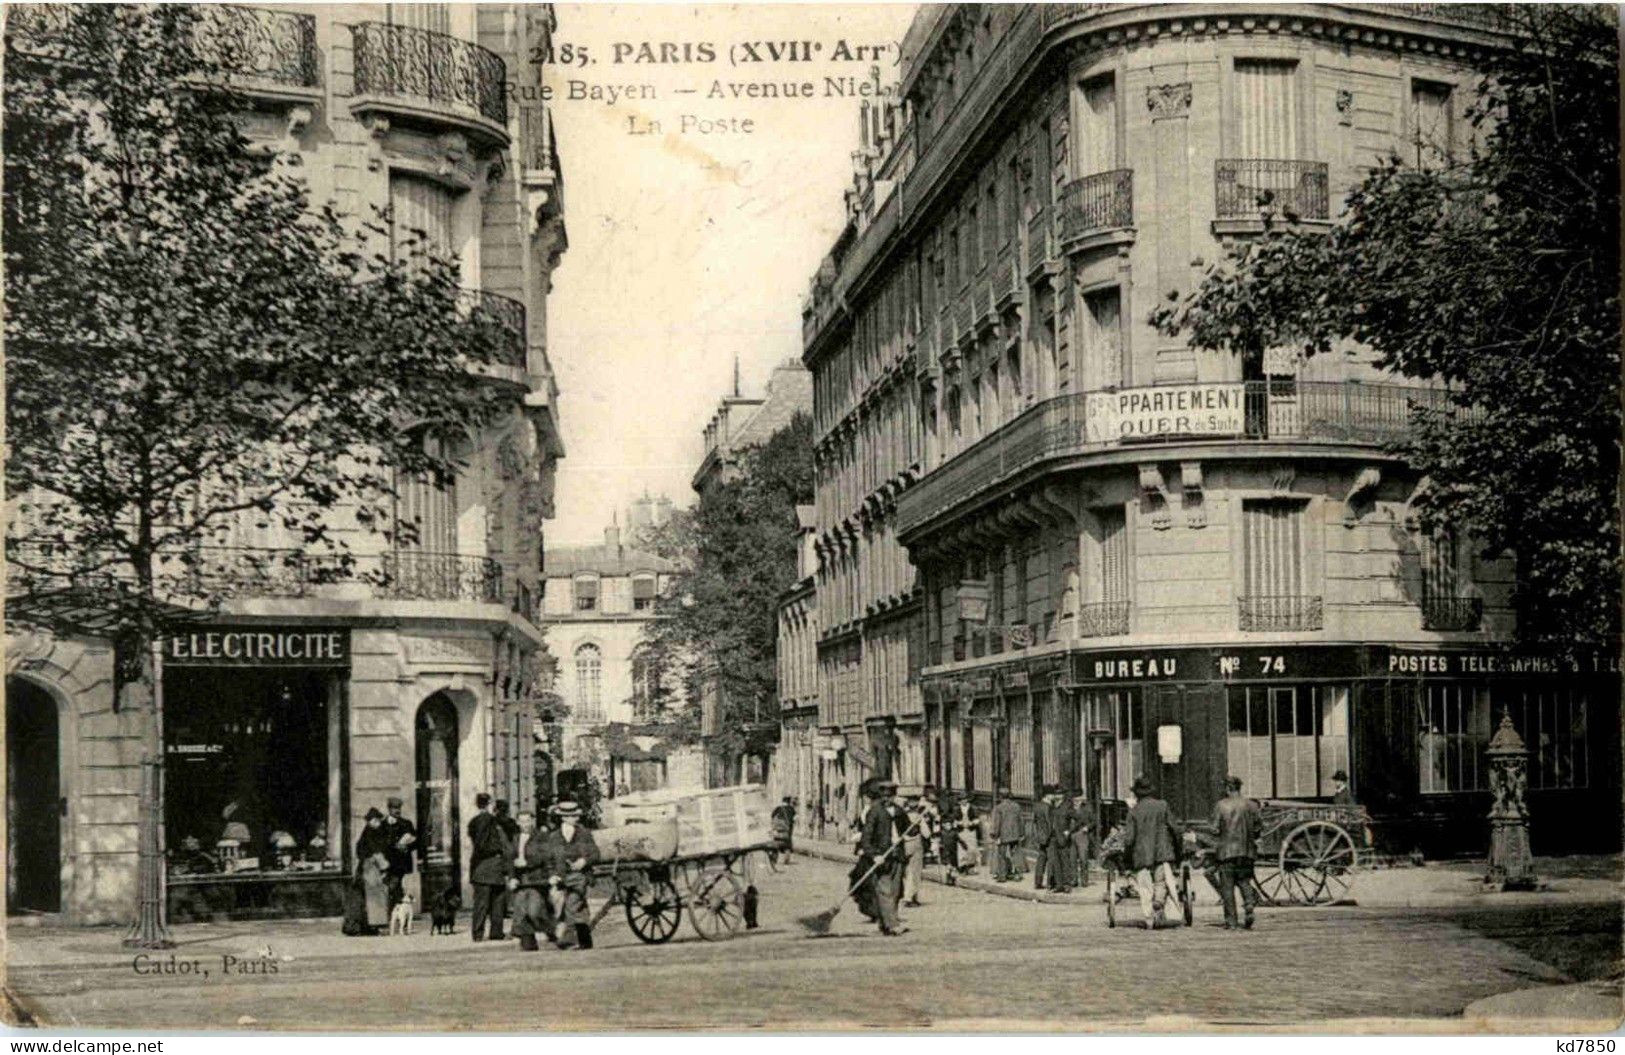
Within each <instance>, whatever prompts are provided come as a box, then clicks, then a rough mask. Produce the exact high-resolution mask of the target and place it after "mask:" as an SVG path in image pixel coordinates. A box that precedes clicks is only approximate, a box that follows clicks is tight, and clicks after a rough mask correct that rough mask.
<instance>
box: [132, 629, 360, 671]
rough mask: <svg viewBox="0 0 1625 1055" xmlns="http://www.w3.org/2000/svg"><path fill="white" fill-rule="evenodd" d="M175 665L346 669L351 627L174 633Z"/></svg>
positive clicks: (171, 662)
mask: <svg viewBox="0 0 1625 1055" xmlns="http://www.w3.org/2000/svg"><path fill="white" fill-rule="evenodd" d="M164 664H165V665H166V666H171V667H347V666H349V665H350V631H349V630H347V629H333V628H331V627H295V628H287V627H234V628H227V627H216V628H214V629H210V630H194V631H189V632H186V633H180V634H173V635H171V636H170V638H169V639H168V640H167V641H166V642H165V644H164Z"/></svg>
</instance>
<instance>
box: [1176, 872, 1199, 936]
mask: <svg viewBox="0 0 1625 1055" xmlns="http://www.w3.org/2000/svg"><path fill="white" fill-rule="evenodd" d="M1194 879H1195V877H1194V876H1192V875H1191V864H1190V862H1189V861H1185V862H1183V863H1182V864H1181V865H1180V866H1179V904H1180V906H1181V907H1182V908H1183V910H1184V913H1185V926H1187V927H1189V926H1192V925H1193V924H1195V922H1196V883H1195V881H1194Z"/></svg>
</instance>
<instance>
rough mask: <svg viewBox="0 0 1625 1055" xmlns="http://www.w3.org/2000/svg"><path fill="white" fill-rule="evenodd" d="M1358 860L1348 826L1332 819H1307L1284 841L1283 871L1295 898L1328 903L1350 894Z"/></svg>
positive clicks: (1314, 902) (1299, 900)
mask: <svg viewBox="0 0 1625 1055" xmlns="http://www.w3.org/2000/svg"><path fill="white" fill-rule="evenodd" d="M1357 861H1358V855H1357V854H1356V852H1355V849H1354V839H1353V838H1352V837H1351V836H1350V835H1349V833H1348V831H1347V830H1346V829H1344V828H1342V827H1341V826H1339V825H1336V824H1333V823H1332V822H1331V821H1306V822H1304V823H1303V824H1300V825H1298V826H1297V827H1296V828H1294V829H1292V832H1291V834H1289V835H1288V836H1287V837H1286V839H1284V840H1283V841H1282V843H1281V870H1280V875H1281V877H1282V883H1283V885H1284V887H1285V888H1286V889H1287V891H1288V892H1289V894H1290V896H1291V900H1292V901H1293V902H1295V903H1297V904H1303V905H1317V904H1328V903H1331V902H1334V901H1341V900H1342V899H1343V898H1345V897H1347V896H1348V892H1349V886H1350V883H1351V874H1352V872H1353V871H1354V866H1355V864H1356V862H1357Z"/></svg>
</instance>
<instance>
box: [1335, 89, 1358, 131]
mask: <svg viewBox="0 0 1625 1055" xmlns="http://www.w3.org/2000/svg"><path fill="white" fill-rule="evenodd" d="M1337 123H1338V124H1340V125H1352V124H1353V123H1354V93H1353V92H1352V91H1350V90H1349V89H1347V88H1339V89H1337Z"/></svg>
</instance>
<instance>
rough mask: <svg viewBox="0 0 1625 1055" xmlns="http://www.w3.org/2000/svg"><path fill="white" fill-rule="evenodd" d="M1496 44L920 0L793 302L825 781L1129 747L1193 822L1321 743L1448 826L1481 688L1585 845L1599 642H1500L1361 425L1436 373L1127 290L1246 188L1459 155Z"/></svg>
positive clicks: (1200, 239) (1386, 15) (1600, 722)
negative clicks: (843, 216) (1231, 780)
mask: <svg viewBox="0 0 1625 1055" xmlns="http://www.w3.org/2000/svg"><path fill="white" fill-rule="evenodd" d="M1509 40H1510V38H1509V37H1507V36H1506V35H1505V34H1503V33H1501V32H1499V31H1498V29H1497V22H1496V18H1495V14H1494V11H1493V10H1491V9H1489V8H1488V6H1487V5H1434V4H1390V5H1380V6H1379V5H1359V4H1348V5H1319V6H1317V5H1307V4H1297V5H1284V6H1283V5H1270V6H1263V5H1260V6H1257V7H1249V6H1237V5H1222V6H1220V5H1212V6H1209V5H1201V4H1171V5H1114V4H1059V5H1045V6H1042V7H1038V6H1002V5H974V4H958V5H948V6H942V7H929V8H926V9H924V10H922V12H921V13H920V14H919V15H918V16H917V18H916V19H915V22H914V24H913V26H912V27H911V29H910V31H909V33H908V35H907V37H906V39H905V41H904V43H903V57H902V67H901V75H900V76H901V80H900V85H899V93H898V95H897V96H896V97H894V99H893V100H892V101H891V102H890V103H889V104H887V105H886V106H884V107H882V108H877V109H874V110H868V109H866V110H865V113H864V130H865V138H864V143H865V149H864V150H863V151H862V152H860V153H859V154H858V155H856V156H855V162H856V166H855V167H856V176H855V179H854V182H853V185H852V187H851V189H850V190H849V191H848V192H847V205H848V216H849V223H848V225H847V227H846V229H845V230H844V231H843V233H842V235H841V236H840V238H839V239H838V241H837V242H836V244H835V246H834V248H833V249H832V251H831V252H830V254H829V255H828V256H827V257H826V258H825V260H824V261H823V264H822V266H821V268H820V270H819V272H818V274H817V276H816V277H815V278H814V280H813V288H812V293H811V296H810V298H809V300H808V302H807V305H806V307H805V310H804V317H803V328H804V338H805V361H806V363H807V365H808V366H809V368H811V369H812V370H813V372H814V376H815V398H816V410H815V424H816V445H817V446H816V460H817V478H818V497H817V531H816V543H817V548H818V553H819V556H820V570H819V572H818V576H817V590H818V606H819V609H820V614H821V622H822V630H821V633H820V639H819V673H820V713H819V724H820V731H821V734H822V738H821V741H820V743H821V745H822V747H823V750H822V751H821V757H822V759H823V761H822V763H821V765H822V767H823V772H822V773H821V777H822V779H823V781H824V789H823V794H824V796H825V799H826V809H829V810H834V811H835V815H837V816H839V815H841V811H842V810H845V811H846V812H847V813H852V812H855V811H856V809H857V808H858V807H857V800H856V797H855V795H854V794H853V792H854V791H855V787H856V784H857V781H858V779H860V778H861V776H863V775H865V774H867V773H868V772H871V771H873V770H875V769H884V770H887V771H889V772H890V773H891V774H892V775H894V776H895V777H896V778H897V779H899V780H900V781H901V782H903V783H905V784H909V783H912V784H933V785H936V786H937V787H939V788H946V789H950V790H952V791H954V792H956V793H967V792H968V793H969V794H971V795H972V796H973V797H974V798H975V799H977V800H978V801H986V800H989V799H991V797H992V796H993V795H994V794H995V792H996V791H997V790H998V789H999V788H1000V787H1007V788H1008V789H1009V792H1010V794H1011V795H1013V796H1014V797H1016V798H1017V799H1021V800H1028V801H1030V800H1031V799H1032V798H1033V797H1035V795H1036V793H1037V792H1038V790H1039V789H1040V788H1041V787H1042V786H1043V785H1044V784H1048V783H1055V784H1059V785H1061V786H1062V787H1063V788H1066V789H1069V790H1075V791H1083V792H1085V793H1086V794H1087V795H1088V796H1089V798H1090V800H1091V801H1094V802H1102V801H1111V800H1120V799H1123V798H1125V797H1126V795H1127V793H1128V788H1129V785H1130V783H1131V782H1132V780H1133V779H1134V778H1135V777H1136V776H1138V775H1140V774H1142V773H1143V774H1145V775H1147V776H1149V777H1150V779H1151V780H1152V782H1153V783H1155V784H1156V785H1157V786H1158V787H1159V788H1160V789H1161V791H1162V793H1163V795H1164V797H1165V798H1167V799H1168V800H1169V802H1170V805H1171V806H1172V808H1173V810H1174V813H1175V815H1176V816H1180V817H1187V818H1194V817H1204V816H1206V815H1207V813H1208V811H1209V810H1210V809H1211V806H1212V804H1213V801H1214V799H1215V798H1216V797H1217V796H1218V795H1219V794H1221V790H1220V789H1221V786H1222V783H1223V780H1224V778H1225V776H1226V775H1227V774H1234V775H1236V776H1239V777H1241V778H1242V779H1243V780H1244V781H1245V785H1246V790H1247V793H1248V794H1250V795H1252V796H1255V797H1259V798H1274V799H1294V800H1325V801H1329V799H1330V796H1331V794H1332V791H1333V788H1332V774H1333V773H1334V772H1336V771H1338V770H1344V771H1346V772H1347V773H1348V774H1349V775H1350V777H1351V780H1352V787H1353V791H1354V793H1355V795H1356V797H1357V799H1358V801H1360V802H1361V803H1362V804H1363V805H1365V806H1367V807H1368V808H1369V809H1370V810H1371V812H1372V814H1373V816H1374V818H1375V821H1376V825H1375V833H1376V837H1377V840H1378V843H1379V846H1380V847H1381V848H1383V849H1385V850H1389V851H1392V852H1396V853H1408V852H1411V851H1413V850H1417V849H1420V850H1422V851H1424V852H1426V853H1429V854H1442V853H1452V852H1467V851H1469V850H1476V849H1481V848H1482V847H1483V846H1484V845H1485V838H1486V829H1485V824H1484V820H1483V818H1484V816H1485V813H1486V812H1487V810H1488V807H1489V793H1488V791H1487V787H1488V777H1487V771H1486V765H1485V757H1484V749H1485V747H1486V746H1487V744H1488V741H1489V738H1490V736H1491V735H1492V732H1493V727H1494V725H1495V724H1496V723H1498V722H1499V721H1500V719H1501V717H1502V715H1503V714H1508V715H1510V716H1511V719H1512V721H1513V723H1514V725H1515V726H1516V728H1517V730H1518V732H1519V733H1520V734H1521V735H1522V737H1523V738H1524V740H1525V741H1526V742H1527V743H1528V745H1529V748H1530V769H1529V773H1530V796H1529V798H1530V803H1531V809H1532V816H1533V838H1534V844H1535V848H1536V850H1537V852H1541V853H1552V852H1563V851H1571V850H1603V849H1615V848H1617V847H1618V845H1619V834H1618V832H1619V824H1618V817H1619V802H1620V792H1619V766H1618V757H1619V726H1618V707H1617V701H1618V699H1619V683H1618V667H1617V660H1616V659H1615V658H1614V657H1612V656H1603V657H1598V658H1596V659H1590V658H1587V659H1583V660H1582V661H1581V662H1580V663H1579V664H1578V665H1577V666H1576V665H1573V664H1569V663H1559V662H1557V661H1556V660H1554V659H1553V658H1552V657H1545V656H1518V657H1508V656H1505V655H1502V654H1500V651H1501V650H1500V646H1501V645H1502V644H1503V643H1504V642H1506V641H1507V640H1509V638H1510V636H1511V633H1512V631H1513V629H1514V613H1513V609H1512V606H1511V593H1512V587H1513V576H1514V564H1513V562H1512V561H1511V560H1505V559H1501V560H1486V559H1482V558H1481V557H1480V556H1479V555H1478V554H1477V553H1476V552H1475V551H1474V550H1473V548H1472V547H1471V546H1469V545H1468V544H1467V543H1466V542H1465V541H1462V542H1460V543H1459V544H1458V541H1457V540H1456V539H1455V538H1453V537H1451V536H1448V535H1444V536H1437V537H1430V536H1425V535H1424V534H1423V533H1422V532H1421V530H1420V528H1419V527H1418V524H1417V519H1416V517H1415V515H1414V511H1413V509H1412V506H1411V502H1412V500H1413V497H1414V496H1415V495H1416V493H1417V491H1418V487H1419V486H1420V484H1421V481H1420V480H1419V477H1418V474H1417V473H1416V472H1415V471H1414V470H1413V469H1411V468H1410V467H1409V466H1407V465H1406V464H1405V462H1404V461H1403V460H1402V459H1401V458H1399V457H1397V456H1396V455H1395V454H1393V453H1392V452H1391V449H1390V444H1391V443H1392V441H1395V440H1398V439H1402V438H1403V437H1404V435H1405V432H1406V430H1407V429H1408V428H1409V421H1410V409H1411V407H1412V406H1413V405H1416V404H1423V405H1427V404H1430V403H1434V402H1436V401H1439V400H1440V399H1442V392H1441V390H1440V389H1439V388H1438V387H1437V386H1430V385H1429V384H1428V383H1426V382H1421V381H1417V380H1414V379H1407V378H1402V377H1397V376H1393V375H1389V374H1385V373H1384V372H1383V371H1382V370H1380V369H1379V368H1378V367H1377V365H1376V364H1375V362H1374V358H1373V357H1372V356H1371V355H1370V354H1369V353H1368V352H1366V351H1363V350H1361V349H1358V348H1339V349H1337V350H1335V351H1334V352H1332V353H1330V354H1326V355H1321V356H1316V357H1314V358H1311V359H1308V360H1301V359H1297V358H1294V357H1292V356H1291V355H1290V354H1283V355H1277V354H1267V355H1265V356H1264V357H1263V361H1262V362H1259V363H1256V364H1245V363H1244V362H1243V361H1242V360H1241V359H1239V358H1237V357H1233V356H1231V355H1228V354H1220V353H1210V352H1205V351H1201V350H1197V349H1193V348H1192V347H1190V346H1189V345H1188V343H1186V342H1185V341H1184V340H1183V339H1182V338H1169V337H1167V336H1165V335H1162V334H1160V333H1159V332H1158V331H1157V330H1156V329H1155V328H1154V327H1153V326H1152V325H1151V324H1150V322H1149V319H1150V316H1151V314H1152V312H1153V311H1154V310H1155V309H1156V308H1157V307H1158V306H1159V305H1161V304H1165V303H1168V297H1169V295H1170V293H1173V294H1175V295H1183V294H1185V293H1188V292H1189V291H1190V290H1191V289H1192V288H1194V287H1195V285H1196V284H1197V283H1199V282H1200V280H1201V278H1202V275H1203V274H1204V272H1205V270H1206V268H1207V266H1208V265H1209V264H1211V263H1212V262H1213V261H1215V260H1217V259H1219V258H1220V257H1221V256H1222V254H1224V253H1225V252H1226V251H1227V250H1228V249H1229V248H1230V247H1231V246H1233V245H1234V244H1236V243H1237V242H1239V241H1245V240H1247V239H1251V238H1257V237H1259V236H1260V235H1261V234H1262V233H1263V232H1264V230H1265V226H1266V220H1265V216H1264V213H1265V212H1266V211H1269V212H1273V213H1274V215H1275V216H1276V217H1277V218H1281V217H1286V216H1288V215H1290V217H1291V218H1292V220H1293V222H1296V223H1297V224H1299V225H1300V226H1302V227H1306V228H1309V229H1311V230H1313V229H1329V227H1330V225H1331V224H1333V223H1336V222H1337V220H1338V216H1339V213H1340V212H1341V211H1342V208H1343V201H1344V198H1345V196H1346V194H1347V193H1348V192H1349V191H1350V190H1351V189H1353V188H1354V187H1355V186H1356V185H1357V184H1358V183H1359V182H1360V180H1361V178H1362V177H1363V175H1364V172H1365V171H1366V170H1367V169H1368V168H1369V167H1370V166H1372V165H1374V164H1376V163H1378V162H1379V161H1380V160H1381V159H1382V158H1384V157H1386V156H1387V155H1388V154H1390V153H1391V152H1395V151H1397V152H1398V153H1399V154H1400V156H1401V157H1402V158H1404V159H1405V161H1406V162H1407V163H1409V164H1415V165H1419V166H1427V165H1433V164H1437V163H1438V162H1439V159H1440V158H1442V157H1444V156H1446V155H1448V154H1450V153H1452V152H1460V151H1463V150H1466V149H1468V147H1469V138H1468V137H1469V135H1470V132H1471V129H1470V126H1469V124H1468V122H1467V119H1466V113H1467V107H1468V105H1469V103H1470V100H1471V95H1472V92H1473V87H1474V85H1475V84H1476V80H1477V74H1476V73H1475V69H1476V67H1477V66H1478V64H1479V63H1480V62H1481V60H1482V58H1483V56H1484V55H1486V54H1487V53H1488V52H1489V51H1490V49H1494V48H1499V47H1504V46H1506V45H1507V44H1508V42H1509ZM1587 818H1591V819H1587Z"/></svg>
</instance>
